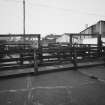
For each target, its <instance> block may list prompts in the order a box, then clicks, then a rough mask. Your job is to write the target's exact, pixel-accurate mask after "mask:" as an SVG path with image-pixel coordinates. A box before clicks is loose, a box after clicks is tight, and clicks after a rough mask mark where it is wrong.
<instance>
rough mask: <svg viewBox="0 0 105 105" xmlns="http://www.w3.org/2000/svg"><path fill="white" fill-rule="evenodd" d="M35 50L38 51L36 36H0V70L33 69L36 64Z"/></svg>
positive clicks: (38, 39) (37, 37)
mask: <svg viewBox="0 0 105 105" xmlns="http://www.w3.org/2000/svg"><path fill="white" fill-rule="evenodd" d="M36 49H40V35H38V34H37V35H36V34H35V35H32V34H27V35H25V36H23V35H0V70H11V69H20V68H25V67H33V66H34V64H35V63H36V60H35V59H36ZM35 65H36V64H35ZM35 72H37V69H36V68H35Z"/></svg>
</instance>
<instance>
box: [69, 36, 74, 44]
mask: <svg viewBox="0 0 105 105" xmlns="http://www.w3.org/2000/svg"><path fill="white" fill-rule="evenodd" d="M69 36H70V39H69V40H70V45H72V44H73V43H72V42H73V41H72V37H73V35H72V34H70V35H69Z"/></svg>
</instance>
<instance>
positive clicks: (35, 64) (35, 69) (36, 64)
mask: <svg viewBox="0 0 105 105" xmlns="http://www.w3.org/2000/svg"><path fill="white" fill-rule="evenodd" d="M33 50H34V74H38V63H37V54H36V48H34V49H33Z"/></svg>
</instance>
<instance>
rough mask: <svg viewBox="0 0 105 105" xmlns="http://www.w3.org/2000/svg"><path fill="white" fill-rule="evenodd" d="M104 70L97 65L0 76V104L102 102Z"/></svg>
mask: <svg viewBox="0 0 105 105" xmlns="http://www.w3.org/2000/svg"><path fill="white" fill-rule="evenodd" d="M104 69H105V68H104V67H101V66H100V67H91V68H84V69H83V68H82V69H79V71H73V70H70V71H61V72H53V73H48V74H42V75H38V76H33V75H31V74H29V75H26V76H23V77H21V76H20V77H15V78H7V79H1V80H0V105H105V82H104V80H105V71H104ZM90 75H92V76H93V75H95V76H97V77H98V78H99V79H98V80H97V79H94V78H90Z"/></svg>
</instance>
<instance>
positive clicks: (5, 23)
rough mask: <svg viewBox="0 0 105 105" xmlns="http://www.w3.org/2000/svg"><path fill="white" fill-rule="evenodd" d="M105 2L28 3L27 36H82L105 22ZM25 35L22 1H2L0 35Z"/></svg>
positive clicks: (54, 0)
mask: <svg viewBox="0 0 105 105" xmlns="http://www.w3.org/2000/svg"><path fill="white" fill-rule="evenodd" d="M104 5H105V0H26V33H27V34H41V36H42V37H44V36H45V35H48V34H57V35H58V34H63V33H79V32H80V31H82V30H84V29H85V26H86V24H88V26H91V25H93V24H95V23H97V22H98V21H99V20H105V6H104ZM10 33H11V34H23V3H22V0H0V34H10Z"/></svg>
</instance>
